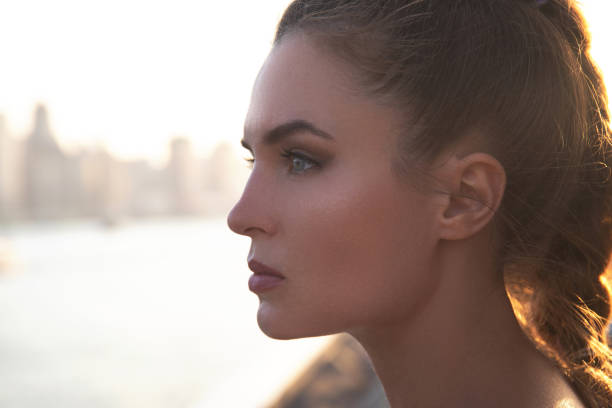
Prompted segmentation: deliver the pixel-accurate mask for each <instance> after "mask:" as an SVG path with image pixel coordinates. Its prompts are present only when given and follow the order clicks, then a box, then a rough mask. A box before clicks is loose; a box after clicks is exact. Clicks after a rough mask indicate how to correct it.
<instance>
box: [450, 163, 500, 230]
mask: <svg viewBox="0 0 612 408" xmlns="http://www.w3.org/2000/svg"><path fill="white" fill-rule="evenodd" d="M447 165H448V166H449V168H448V169H446V170H447V171H446V172H445V174H446V177H445V178H446V181H447V187H449V196H448V197H447V199H446V204H445V207H444V209H443V211H442V212H441V213H440V224H441V231H440V232H441V234H440V237H441V238H443V239H447V240H458V239H465V238H468V237H470V236H472V235H474V234H476V233H477V232H478V231H480V230H482V229H483V228H484V227H485V226H486V225H487V224H488V223H489V222H490V221H491V219H492V218H493V216H494V215H495V212H496V211H497V209H498V208H499V205H500V204H501V201H502V198H503V195H504V190H505V188H506V173H505V171H504V168H503V166H502V165H501V164H500V163H499V162H498V161H497V160H496V159H495V158H494V157H493V156H491V155H489V154H486V153H472V154H469V155H467V156H465V157H463V158H460V159H459V158H455V159H453V160H449V161H448V162H447Z"/></svg>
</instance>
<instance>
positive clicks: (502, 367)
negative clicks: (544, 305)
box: [351, 244, 563, 408]
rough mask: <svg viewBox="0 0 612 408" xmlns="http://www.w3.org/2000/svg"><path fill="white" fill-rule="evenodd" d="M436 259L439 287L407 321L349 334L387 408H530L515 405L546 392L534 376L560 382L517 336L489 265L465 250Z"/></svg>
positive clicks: (501, 288)
mask: <svg viewBox="0 0 612 408" xmlns="http://www.w3.org/2000/svg"><path fill="white" fill-rule="evenodd" d="M442 245H444V244H442ZM440 252H441V253H442V254H443V256H441V257H440V259H441V261H440V262H439V264H438V265H437V268H441V269H439V270H438V271H439V272H440V282H439V284H438V285H437V287H436V290H435V292H434V293H433V294H432V295H431V297H430V298H429V300H428V302H427V303H426V304H425V305H424V306H422V310H419V312H418V313H415V314H413V315H412V316H411V317H410V318H409V319H406V321H402V322H399V323H398V322H394V323H393V324H386V325H384V326H380V327H369V328H367V329H365V328H364V329H358V330H354V331H351V334H352V335H353V336H354V337H355V338H356V339H357V340H358V341H359V342H360V343H361V344H362V345H363V346H364V348H365V349H366V351H367V352H368V354H369V356H370V358H371V359H372V362H373V364H374V367H375V369H376V371H377V373H378V375H379V377H380V379H381V382H382V384H383V386H384V387H385V391H386V393H387V397H388V399H389V402H390V403H391V406H392V407H394V408H404V407H407V408H408V407H425V406H426V407H434V406H475V407H478V406H497V407H502V406H529V405H521V404H526V401H525V400H524V399H523V400H519V399H517V398H520V397H521V394H524V393H527V394H528V393H529V390H530V388H534V387H539V388H537V389H538V390H540V389H542V388H546V386H545V385H544V384H542V380H541V379H538V378H535V377H536V376H541V375H543V374H544V375H546V376H547V377H545V378H550V377H551V376H555V375H556V377H557V378H558V379H559V380H560V381H561V382H563V380H562V378H561V375H560V374H559V373H558V372H557V370H556V369H554V367H553V366H552V364H550V363H549V362H548V360H546V359H545V358H544V357H543V356H542V355H540V354H539V353H538V352H537V351H536V350H535V348H534V346H533V345H532V344H531V342H530V341H529V340H528V339H527V338H526V337H525V335H524V334H523V332H522V330H521V329H520V327H519V325H518V323H517V321H516V318H515V316H514V313H513V310H512V307H511V304H510V301H509V299H508V297H507V295H506V291H505V287H504V282H503V277H502V276H501V272H499V273H496V272H495V270H494V266H492V265H494V263H493V262H486V261H487V260H484V262H483V259H482V256H480V257H479V256H478V255H479V254H477V253H473V254H468V256H464V257H458V256H456V255H457V254H465V253H466V252H465V248H463V249H459V250H458V251H455V250H454V249H453V247H452V246H449V248H442V250H441V251H440ZM483 252H484V251H483ZM483 252H480V254H482V253H483ZM485 253H486V252H485ZM449 260H452V262H448V261H449ZM491 261H493V260H491ZM487 265H488V266H487ZM451 266H452V267H451ZM555 373H556V374H555ZM557 382H558V381H557ZM521 391H524V393H523V392H521ZM542 402H544V401H543V400H542V399H538V400H537V403H542ZM506 404H507V405H506ZM533 406H537V405H533ZM542 406H544V405H542ZM550 406H552V405H550Z"/></svg>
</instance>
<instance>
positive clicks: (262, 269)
mask: <svg viewBox="0 0 612 408" xmlns="http://www.w3.org/2000/svg"><path fill="white" fill-rule="evenodd" d="M248 263H249V269H250V270H252V271H253V273H255V275H272V276H278V277H279V278H284V276H283V275H282V274H281V273H280V272H278V271H277V270H275V269H272V268H271V267H269V266H267V265H264V264H262V263H261V262H259V261H256V260H255V259H251V260H250V261H249V262H248Z"/></svg>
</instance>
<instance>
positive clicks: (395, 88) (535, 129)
mask: <svg viewBox="0 0 612 408" xmlns="http://www.w3.org/2000/svg"><path fill="white" fill-rule="evenodd" d="M292 32H302V33H305V34H306V35H308V36H309V38H312V40H313V41H315V43H316V44H318V45H321V46H322V47H324V48H325V49H326V50H327V51H329V52H331V53H333V55H335V56H338V57H339V58H340V59H342V60H343V61H345V62H346V63H347V64H348V65H349V66H350V67H353V68H355V72H357V75H356V80H357V81H358V88H359V89H361V90H364V91H365V92H366V93H367V94H368V95H370V96H372V97H377V98H380V100H383V101H386V103H390V104H392V105H393V106H394V107H397V108H398V109H400V111H402V112H405V113H406V115H405V117H406V126H410V129H411V132H410V133H409V136H408V132H404V137H402V138H400V140H399V142H398V143H399V149H400V151H401V153H402V157H403V160H402V161H403V163H404V164H405V167H406V168H409V167H410V166H412V165H411V164H410V163H414V162H415V158H423V157H425V158H428V159H432V158H434V157H436V155H437V154H439V153H440V152H442V151H443V150H444V149H445V148H447V147H448V146H451V145H453V143H455V142H458V141H459V140H461V138H462V137H464V136H465V135H466V134H468V133H469V132H470V131H472V130H474V129H479V130H482V131H483V132H481V133H483V134H485V135H486V136H487V140H486V141H485V144H486V148H487V149H489V150H488V151H490V152H491V154H492V155H494V156H495V157H496V159H497V160H499V162H500V163H501V164H502V165H503V167H504V169H505V171H506V176H507V187H506V191H505V194H504V198H503V201H502V203H501V206H500V208H499V210H498V213H497V217H496V218H497V221H498V222H499V224H500V225H499V231H500V232H499V233H500V236H501V239H502V243H503V245H502V249H501V250H500V257H499V259H500V263H501V264H500V268H501V270H502V271H503V273H504V279H505V283H506V290H507V293H508V295H509V297H510V299H511V301H512V304H513V307H514V310H515V314H516V316H517V319H518V321H519V322H520V323H521V325H522V327H523V330H524V331H525V332H526V334H527V335H528V336H529V337H530V338H531V340H532V341H533V342H534V344H535V345H536V347H538V348H539V349H540V350H541V351H543V352H544V353H545V354H546V355H547V356H548V357H549V358H551V359H552V360H553V361H554V362H555V363H556V364H557V365H558V367H559V368H560V369H561V371H562V372H563V373H564V374H565V375H566V376H567V378H568V379H569V381H570V383H571V384H572V386H573V387H574V389H575V390H576V391H577V392H578V394H579V395H580V397H581V398H582V399H583V401H584V402H585V403H587V404H588V405H589V406H591V407H611V406H612V402H611V401H612V353H611V350H610V348H609V346H608V339H607V337H606V326H607V325H608V323H609V320H610V312H611V311H610V291H609V288H608V287H607V286H606V282H605V280H604V277H605V271H606V266H607V264H608V258H609V255H610V251H611V248H612V198H611V197H612V194H611V193H612V191H611V188H612V187H611V184H612V183H611V180H610V168H609V167H608V166H609V165H610V159H611V152H612V140H611V139H612V138H611V136H612V134H611V128H610V120H609V119H610V117H609V111H608V107H607V102H608V101H607V96H606V91H605V87H604V83H603V81H602V77H601V75H600V73H599V71H598V69H597V67H596V66H595V64H594V62H593V60H592V59H591V57H590V55H589V45H590V44H589V43H590V37H589V34H588V32H587V30H586V22H585V20H584V18H583V17H582V14H581V12H580V10H579V9H578V7H577V5H576V3H575V1H572V0H549V1H546V0H533V1H521V0H454V1H446V0H376V1H374V0H295V1H294V2H293V3H291V5H290V6H289V7H288V9H287V10H286V11H285V14H284V16H283V17H282V20H281V22H280V24H279V26H278V30H277V33H276V38H275V44H278V43H279V42H280V41H281V40H282V39H283V38H284V37H285V36H286V35H287V34H288V33H292Z"/></svg>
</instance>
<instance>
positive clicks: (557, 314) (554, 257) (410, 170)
mask: <svg viewBox="0 0 612 408" xmlns="http://www.w3.org/2000/svg"><path fill="white" fill-rule="evenodd" d="M588 49H589V38H588V35H587V33H586V31H585V23H584V21H583V19H582V16H581V14H580V12H579V10H578V9H577V7H576V5H575V3H574V2H573V1H571V0H549V1H520V0H454V1H445V0H377V1H373V0H296V1H294V2H293V3H292V4H291V5H290V6H289V8H288V9H287V11H286V12H285V14H284V16H283V18H282V20H281V22H280V24H279V27H278V31H277V34H276V39H275V43H274V47H273V49H272V51H271V53H270V55H269V57H268V59H267V60H266V62H265V64H264V66H263V68H262V70H261V72H260V74H259V76H258V78H257V80H256V83H255V86H254V89H253V95H252V101H251V106H250V109H249V112H248V115H247V118H246V124H245V135H244V139H243V142H242V143H243V145H244V147H245V148H247V149H248V150H250V151H251V153H252V155H253V164H254V166H253V170H252V174H251V176H250V178H249V181H248V183H247V185H246V187H245V190H244V193H243V195H242V197H241V199H240V201H239V202H238V203H237V204H236V206H235V207H234V209H233V210H232V212H231V213H230V215H229V218H228V223H229V225H230V228H231V229H232V230H233V231H235V232H237V233H239V234H243V235H246V236H248V237H250V238H251V240H252V245H251V250H250V252H249V256H248V260H249V267H250V268H251V269H252V270H253V272H254V274H253V276H251V279H250V280H249V287H250V289H251V290H252V291H253V292H255V293H256V294H257V295H258V296H259V299H260V306H259V310H258V315H257V318H258V323H259V326H260V327H261V329H262V330H263V331H264V332H265V333H266V334H267V335H269V336H271V337H274V338H279V339H289V338H298V337H307V336H319V335H325V334H331V333H339V332H347V333H349V334H351V335H352V336H354V337H355V338H356V339H357V340H358V341H359V342H360V343H361V344H362V345H363V346H364V348H365V349H366V351H367V352H368V354H369V355H370V357H371V359H372V362H373V364H374V367H375V369H376V371H377V373H378V375H379V377H380V379H381V381H382V383H383V385H384V387H385V391H386V393H387V396H388V399H389V402H390V403H391V405H392V406H393V407H561V406H563V407H566V406H567V407H569V406H573V407H609V406H612V402H611V401H612V380H611V375H612V358H611V353H610V349H609V348H608V345H607V341H606V336H605V325H606V323H607V322H608V319H609V317H610V302H609V299H610V293H609V290H608V288H607V286H606V285H605V283H604V281H603V280H602V279H601V278H602V274H603V273H604V271H605V268H606V265H607V262H608V257H609V254H610V250H611V239H610V238H611V228H610V223H611V220H612V218H611V215H612V211H611V194H610V185H611V183H610V172H609V168H608V164H609V162H610V152H611V139H610V137H611V133H610V127H609V114H608V110H607V100H606V97H605V90H604V85H603V83H602V79H601V77H600V74H599V73H598V71H597V69H596V68H595V66H594V65H593V62H592V60H591V59H590V57H589V54H588Z"/></svg>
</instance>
